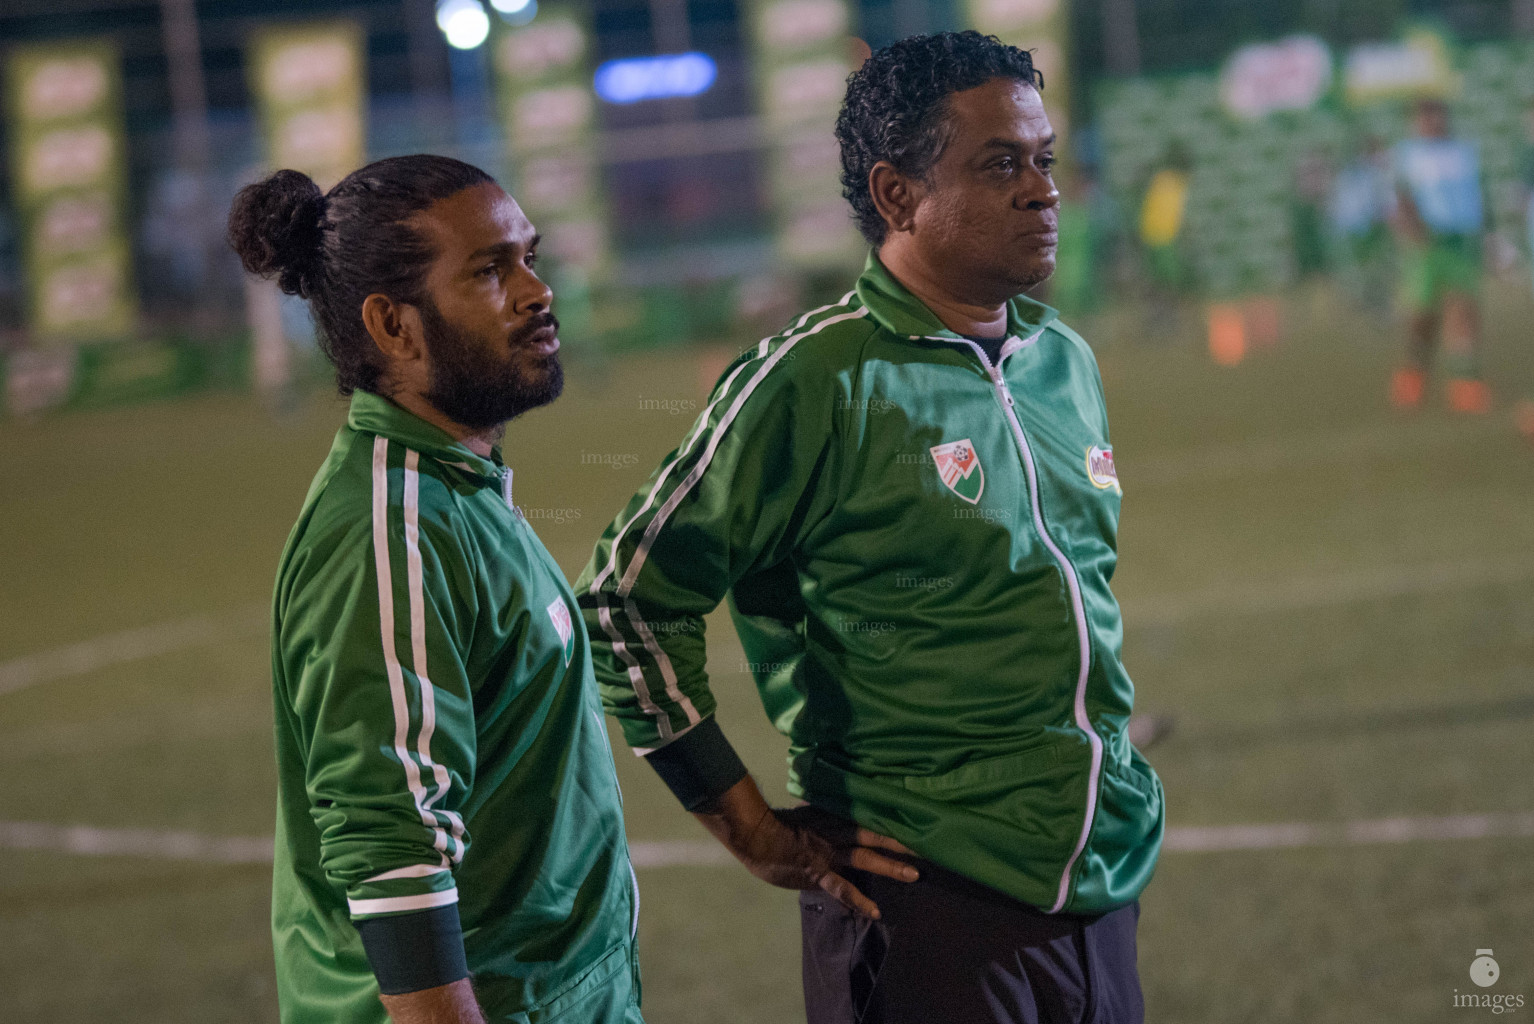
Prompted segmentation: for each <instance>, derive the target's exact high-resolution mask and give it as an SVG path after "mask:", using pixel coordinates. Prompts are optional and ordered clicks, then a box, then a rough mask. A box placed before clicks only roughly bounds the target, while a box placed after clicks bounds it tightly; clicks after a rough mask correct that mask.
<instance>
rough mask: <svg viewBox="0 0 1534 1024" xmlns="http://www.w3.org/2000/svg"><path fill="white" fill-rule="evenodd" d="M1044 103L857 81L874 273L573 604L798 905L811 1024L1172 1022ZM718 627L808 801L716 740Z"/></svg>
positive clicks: (986, 44)
mask: <svg viewBox="0 0 1534 1024" xmlns="http://www.w3.org/2000/svg"><path fill="white" fill-rule="evenodd" d="M1042 84H1043V82H1042V79H1041V78H1040V76H1039V74H1038V72H1036V71H1035V70H1034V67H1033V62H1032V60H1031V59H1030V57H1029V54H1028V53H1026V52H1024V51H1022V50H1019V49H1017V48H1015V47H1011V46H1007V45H1004V44H1002V43H1000V42H999V41H997V40H996V39H994V38H990V37H985V36H981V35H978V34H976V33H974V32H964V33H945V34H942V35H933V36H921V37H916V38H912V39H907V40H904V41H902V42H899V43H896V44H894V45H893V46H890V47H888V48H887V49H884V50H882V51H880V52H878V53H876V54H874V55H873V56H872V57H871V58H870V59H869V60H868V61H867V62H866V63H865V64H864V65H863V67H862V68H861V69H860V70H859V71H858V72H857V73H856V74H854V75H853V76H852V78H851V79H850V80H849V82H848V87H847V97H846V102H845V104H844V106H843V109H842V112H841V115H840V117H839V118H838V121H837V125H836V135H837V138H838V140H839V141H840V144H841V152H842V167H843V176H842V182H843V186H844V189H845V194H846V196H847V198H848V200H849V201H850V202H851V204H852V208H853V214H854V217H855V218H856V221H857V224H858V226H859V228H860V229H861V230H862V232H863V235H864V236H865V237H866V238H867V240H868V243H869V245H870V247H871V249H872V251H871V253H870V254H869V257H868V261H867V264H866V266H865V268H864V270H863V273H862V276H861V277H859V278H858V280H857V281H856V283H855V284H854V286H853V288H852V289H851V290H850V291H848V292H847V294H846V295H845V296H843V297H842V299H841V300H840V301H838V302H835V303H832V304H831V305H829V306H825V307H822V308H820V309H815V310H811V311H810V312H808V313H805V314H804V315H803V316H801V317H799V318H798V319H797V320H795V321H794V323H793V324H792V325H790V326H789V328H788V329H787V330H785V331H784V332H783V333H782V334H779V335H777V336H775V337H771V338H767V339H765V340H764V341H762V342H761V343H760V344H757V345H753V346H752V347H751V348H750V349H748V350H747V351H746V352H745V353H743V354H742V355H741V357H740V358H739V359H737V360H736V361H735V363H734V364H732V365H731V366H730V367H729V368H728V369H727V370H726V371H725V373H724V376H723V377H722V378H721V379H720V381H719V383H718V385H717V386H716V388H715V390H714V393H713V396H712V398H711V400H710V401H709V403H708V406H707V408H706V409H705V410H704V412H703V413H702V415H701V416H700V417H699V419H698V422H697V424H696V425H695V426H694V428H693V429H692V430H691V431H690V432H689V434H688V435H687V436H686V437H685V438H684V439H683V440H682V442H681V444H680V445H679V446H678V448H677V449H676V451H675V452H673V453H672V454H671V455H670V456H669V457H668V458H667V459H666V460H665V461H664V462H663V463H662V465H661V466H660V467H659V468H658V469H657V470H656V471H655V473H654V475H653V476H652V477H651V479H650V481H649V482H648V483H647V484H646V485H645V487H644V488H643V489H642V490H641V491H640V492H639V493H638V494H637V495H635V497H634V498H633V500H632V501H631V502H630V503H629V505H628V507H627V508H625V509H624V510H623V511H622V512H621V513H620V514H619V515H618V517H617V518H616V519H615V520H614V521H613V523H612V525H611V526H609V527H608V529H607V531H606V532H605V534H604V535H603V537H602V539H601V540H600V542H599V543H598V545H597V549H596V552H595V554H594V555H593V557H592V559H591V562H590V563H589V564H588V566H587V567H586V570H585V572H584V573H583V575H582V576H581V579H580V581H579V582H578V583H577V584H576V587H575V590H576V593H577V595H578V600H579V602H580V604H581V607H582V610H583V613H584V616H585V620H586V626H587V629H588V631H589V633H590V636H591V641H592V652H593V657H594V664H595V668H596V673H597V678H598V680H599V682H600V683H601V684H602V691H603V700H604V703H605V704H606V706H607V709H608V711H609V713H611V714H613V715H615V716H616V717H617V718H618V719H619V720H620V722H621V723H622V725H623V729H624V732H625V734H626V737H627V739H628V741H629V743H630V744H631V745H632V746H633V747H634V748H635V749H636V752H638V753H639V754H641V755H643V756H644V757H645V758H646V760H647V761H648V763H649V764H650V766H651V767H653V768H654V769H655V770H656V771H657V772H658V773H659V774H660V776H661V777H662V779H663V780H664V781H665V782H666V783H667V784H668V785H669V786H670V787H671V789H672V790H673V791H674V792H675V793H676V795H677V796H678V798H679V799H680V800H681V801H682V803H683V805H684V806H686V807H687V808H688V809H689V810H691V811H692V812H693V813H694V814H695V815H696V816H697V817H698V818H699V820H700V821H701V823H702V824H703V825H704V827H705V828H707V829H708V830H709V832H711V833H712V834H713V835H714V836H715V837H717V838H718V839H719V840H720V841H721V842H722V843H723V844H724V845H725V846H726V847H727V848H728V849H729V850H730V851H731V852H732V853H733V854H734V855H735V856H736V857H737V858H738V859H739V860H740V861H741V862H742V863H743V864H745V866H746V867H747V868H748V869H749V870H750V871H751V872H752V873H753V874H755V875H757V876H758V877H760V878H762V879H764V880H765V881H768V882H771V883H773V884H776V885H781V886H785V887H788V888H794V889H799V890H801V895H800V908H801V914H802V927H803V937H804V987H805V1003H806V1008H807V1011H808V1016H809V1020H810V1022H811V1024H852V1022H855V1021H856V1022H878V1024H938V1022H941V1024H983V1022H1006V1024H1023V1022H1037V1021H1051V1022H1065V1021H1071V1022H1078V1021H1080V1022H1087V1021H1091V1022H1111V1024H1137V1022H1139V1021H1141V1020H1142V1019H1143V1017H1144V1010H1143V1005H1142V1001H1141V996H1140V985H1139V979H1138V975H1137V973H1136V966H1135V932H1136V924H1137V920H1138V916H1139V904H1138V898H1139V896H1140V893H1141V891H1142V890H1143V889H1144V888H1145V886H1146V884H1147V883H1148V882H1149V881H1150V877H1151V874H1152V872H1153V870H1154V869H1155V865H1156V859H1157V855H1158V852H1159V850H1160V846H1161V837H1162V832H1163V812H1162V793H1161V783H1160V781H1159V780H1158V779H1157V778H1156V774H1155V772H1154V771H1152V769H1151V767H1150V765H1149V764H1148V763H1147V762H1146V760H1145V758H1144V757H1142V756H1141V755H1140V753H1139V752H1138V751H1137V750H1135V749H1134V747H1133V745H1132V744H1131V743H1130V740H1129V738H1128V736H1127V725H1128V721H1129V716H1130V710H1131V707H1132V705H1133V701H1134V688H1133V686H1132V685H1131V683H1130V680H1129V676H1128V674H1127V673H1126V672H1125V670H1124V666H1123V664H1122V662H1121V660H1120V656H1119V646H1120V640H1121V637H1122V627H1121V622H1120V617H1119V607H1118V603H1117V601H1116V600H1115V599H1114V596H1113V593H1112V591H1111V590H1110V589H1109V585H1108V583H1109V580H1110V579H1111V578H1112V576H1113V570H1114V565H1115V562H1116V533H1117V527H1118V516H1119V498H1120V490H1119V481H1118V473H1117V470H1116V469H1115V465H1114V458H1113V448H1112V445H1111V444H1110V442H1109V438H1108V421H1107V414H1106V412H1105V409H1104V405H1103V397H1102V382H1101V379H1100V377H1099V375H1098V372H1097V365H1096V362H1095V361H1094V359H1093V357H1092V352H1091V350H1090V349H1089V348H1088V347H1087V345H1086V343H1085V342H1083V341H1082V340H1081V338H1080V337H1079V336H1078V335H1077V334H1076V333H1075V332H1074V331H1072V330H1071V329H1070V328H1068V327H1066V326H1065V325H1064V324H1062V323H1061V322H1060V321H1059V319H1058V318H1057V316H1056V314H1055V311H1054V310H1052V309H1050V308H1048V307H1047V306H1044V305H1041V304H1040V303H1038V302H1035V301H1033V300H1031V299H1028V298H1026V297H1024V296H1023V293H1024V292H1025V291H1027V290H1028V289H1030V288H1032V287H1034V286H1035V285H1038V284H1039V283H1041V282H1042V281H1044V280H1045V279H1046V278H1047V277H1049V275H1050V273H1051V272H1052V271H1053V270H1054V265H1055V248H1056V242H1057V237H1058V234H1057V233H1058V217H1059V202H1060V194H1059V192H1058V191H1056V189H1055V185H1054V181H1053V179H1052V177H1051V169H1052V167H1053V163H1054V147H1055V134H1054V130H1053V129H1052V128H1051V126H1050V123H1049V118H1048V117H1047V116H1046V114H1045V112H1044V106H1043V104H1042V103H1041V102H1040V99H1039V89H1040V87H1041V86H1042ZM722 600H728V601H729V605H730V611H731V613H732V615H733V618H734V622H735V626H736V629H737V631H738V633H739V634H740V638H741V641H742V644H743V646H744V648H745V651H746V656H747V659H748V661H749V662H750V664H751V666H752V668H753V674H754V676H755V681H756V684H757V687H758V688H759V690H760V692H761V697H762V702H763V705H764V707H765V708H766V710H767V713H768V716H769V717H770V718H771V719H772V721H773V722H774V723H775V724H776V725H777V726H778V728H779V729H780V730H782V731H783V733H784V734H785V735H786V736H787V737H788V740H789V757H790V765H791V778H790V785H789V788H790V792H791V793H792V794H793V795H794V796H796V797H799V798H800V799H802V800H803V801H804V804H803V806H800V807H796V808H792V809H788V810H782V809H776V810H775V809H773V808H771V807H770V806H769V805H768V804H767V802H766V800H765V799H764V798H763V796H762V794H761V791H760V790H759V789H758V788H757V785H756V783H755V782H754V781H753V780H752V779H751V777H750V776H749V775H748V774H747V772H746V768H745V766H744V765H743V764H742V763H741V761H740V759H739V758H738V757H737V756H736V755H735V752H734V751H733V749H732V748H731V746H730V744H729V743H728V741H727V740H726V739H725V736H724V732H723V731H722V729H721V728H720V726H719V724H718V722H717V720H716V718H715V716H714V711H715V702H714V699H713V696H712V694H711V693H710V691H709V688H708V676H707V672H706V670H705V664H704V662H705V644H704V637H703V616H704V615H706V614H707V613H708V612H710V611H712V610H713V609H714V608H715V607H716V606H717V605H718V604H719V603H720V601H722Z"/></svg>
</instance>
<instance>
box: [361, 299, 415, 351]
mask: <svg viewBox="0 0 1534 1024" xmlns="http://www.w3.org/2000/svg"><path fill="white" fill-rule="evenodd" d="M362 325H363V326H364V327H366V328H367V332H368V335H369V337H371V338H372V339H373V344H375V345H377V346H378V350H379V351H380V352H382V353H383V355H384V359H385V360H386V361H387V362H388V364H389V365H390V366H391V367H399V366H403V365H405V364H408V363H411V362H414V361H416V360H420V359H424V358H425V357H426V346H425V344H424V343H423V338H422V334H423V332H422V329H421V313H420V311H419V310H418V309H416V308H415V307H414V306H410V305H407V304H405V303H402V302H395V301H394V300H393V299H391V298H389V297H388V296H387V295H384V294H382V293H380V292H374V293H373V294H371V295H369V296H368V297H367V298H365V299H363V300H362Z"/></svg>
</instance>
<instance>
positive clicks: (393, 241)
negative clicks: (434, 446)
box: [229, 154, 495, 395]
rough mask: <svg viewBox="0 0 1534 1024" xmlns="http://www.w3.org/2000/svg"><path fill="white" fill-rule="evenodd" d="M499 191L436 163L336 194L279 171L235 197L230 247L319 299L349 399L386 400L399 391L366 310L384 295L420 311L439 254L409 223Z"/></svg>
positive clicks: (382, 165)
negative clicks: (365, 304)
mask: <svg viewBox="0 0 1534 1024" xmlns="http://www.w3.org/2000/svg"><path fill="white" fill-rule="evenodd" d="M494 182H495V179H494V178H492V177H490V175H488V174H486V173H485V172H484V171H482V170H480V169H479V168H478V167H474V166H471V165H470V164H466V163H463V162H462V161H459V160H454V159H452V158H451V157H445V156H432V155H429V154H418V155H415V156H397V157H390V158H389V159H387V160H379V161H376V162H374V163H371V164H368V165H367V166H366V167H363V168H360V169H358V170H355V171H353V172H352V173H351V174H348V175H347V176H346V177H345V178H343V179H341V181H340V182H339V183H338V184H337V185H336V186H335V187H334V188H332V189H331V190H330V192H329V193H328V194H327V193H324V192H321V191H320V187H319V186H318V185H316V184H315V183H314V181H313V180H312V179H311V178H310V177H309V176H308V175H307V174H303V173H301V172H299V171H287V170H284V171H278V172H277V173H276V174H274V175H272V176H271V177H270V178H267V179H266V180H265V181H258V182H256V183H255V184H253V185H246V186H245V187H244V188H243V189H241V190H240V193H239V195H237V196H235V198H234V204H233V205H232V206H231V207H230V210H229V244H230V246H231V247H232V248H233V249H234V251H235V252H236V253H237V254H238V255H239V257H240V262H241V263H242V264H243V265H244V267H245V269H246V270H247V271H249V272H250V273H252V274H256V275H259V276H261V277H275V278H276V279H277V284H278V286H279V287H281V288H282V290H283V291H285V292H287V293H288V294H289V295H297V296H300V297H301V298H304V299H307V300H309V309H310V311H311V312H312V313H313V315H314V323H315V326H316V327H318V328H319V343H320V348H321V349H322V350H323V351H324V353H325V355H327V356H329V357H330V361H331V362H332V363H333V364H335V368H336V388H337V390H339V391H340V392H341V394H343V395H349V394H351V393H352V392H353V391H358V390H361V391H371V392H374V393H376V394H382V393H384V392H386V391H387V390H388V388H389V386H390V384H389V382H388V381H386V380H385V379H384V363H383V355H382V353H380V352H379V351H378V346H377V345H375V344H373V339H372V338H371V337H370V336H369V335H368V332H367V328H366V327H364V326H363V324H362V301H363V300H364V299H365V298H367V297H368V295H370V294H371V293H373V292H381V293H383V294H385V295H388V296H389V297H390V298H392V299H394V300H395V301H396V302H404V303H409V304H411V305H420V304H421V303H422V301H423V300H424V299H425V297H426V296H425V290H424V289H425V285H424V280H425V276H426V270H427V268H428V267H429V266H430V264H431V261H432V260H433V259H434V258H435V256H436V254H435V253H434V252H433V251H432V248H431V246H430V245H429V244H428V243H427V242H426V240H425V239H424V238H422V237H421V236H420V233H419V232H417V231H416V230H415V229H414V228H412V227H411V226H410V225H409V224H407V223H406V221H408V220H409V219H410V218H411V217H412V216H414V215H415V214H417V213H419V212H420V211H422V210H424V209H426V207H428V206H430V205H431V204H432V203H434V202H436V201H437V200H439V199H446V198H447V197H448V196H451V195H454V194H456V193H458V192H460V191H462V190H463V189H466V188H469V187H471V186H474V185H481V184H486V183H490V184H494Z"/></svg>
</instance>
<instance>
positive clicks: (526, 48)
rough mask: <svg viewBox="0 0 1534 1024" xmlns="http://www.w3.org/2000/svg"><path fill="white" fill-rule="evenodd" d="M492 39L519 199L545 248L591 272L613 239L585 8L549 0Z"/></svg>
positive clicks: (607, 255)
mask: <svg viewBox="0 0 1534 1024" xmlns="http://www.w3.org/2000/svg"><path fill="white" fill-rule="evenodd" d="M491 42H492V50H491V62H492V65H493V67H494V74H495V82H496V92H497V94H498V96H499V101H500V102H499V108H500V114H501V119H502V123H503V125H504V126H505V137H506V144H507V147H508V149H509V153H510V158H511V166H512V168H513V171H514V175H515V182H516V187H515V189H514V192H515V195H516V198H517V202H518V203H520V204H521V206H522V207H523V209H524V211H525V212H526V213H527V216H528V219H529V220H531V221H532V222H533V223H534V224H535V225H537V227H538V230H539V232H540V233H541V234H542V235H543V247H544V251H545V252H546V253H547V254H548V255H550V256H552V257H554V260H555V261H556V263H557V264H558V265H559V266H560V267H561V268H563V269H564V270H565V271H566V272H568V271H570V270H577V271H581V272H584V274H585V276H586V278H587V280H590V279H591V278H593V277H595V276H597V275H598V274H600V272H601V271H602V270H603V269H604V268H606V267H607V266H608V265H609V263H610V262H611V258H612V243H611V240H610V238H609V232H608V226H607V219H606V204H605V203H604V202H603V193H602V180H601V171H600V168H599V167H598V165H597V161H596V95H595V94H594V93H593V92H592V86H591V75H592V64H591V53H592V33H591V28H590V26H589V25H588V23H587V20H586V15H585V9H584V8H583V7H581V6H578V5H575V4H566V3H560V2H558V0H550V2H549V3H544V4H540V5H539V8H538V17H537V20H535V21H533V22H531V23H530V24H527V25H522V26H518V27H512V26H508V25H505V24H503V23H502V24H500V26H499V27H498V28H497V29H496V31H495V35H494V36H493V37H492V40H491Z"/></svg>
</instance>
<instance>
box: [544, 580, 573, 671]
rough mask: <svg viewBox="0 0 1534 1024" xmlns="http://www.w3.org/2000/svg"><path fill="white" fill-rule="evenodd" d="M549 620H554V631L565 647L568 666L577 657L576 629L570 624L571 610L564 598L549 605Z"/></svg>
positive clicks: (558, 598)
mask: <svg viewBox="0 0 1534 1024" xmlns="http://www.w3.org/2000/svg"><path fill="white" fill-rule="evenodd" d="M549 618H551V619H553V620H554V631H555V632H556V633H558V634H559V639H560V642H562V643H563V644H564V645H565V664H566V665H568V664H570V659H571V658H573V657H574V656H575V627H574V626H573V625H571V623H570V608H569V606H568V605H566V604H565V601H564V598H562V597H556V598H555V599H554V600H553V601H552V602H551V603H550V604H549Z"/></svg>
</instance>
